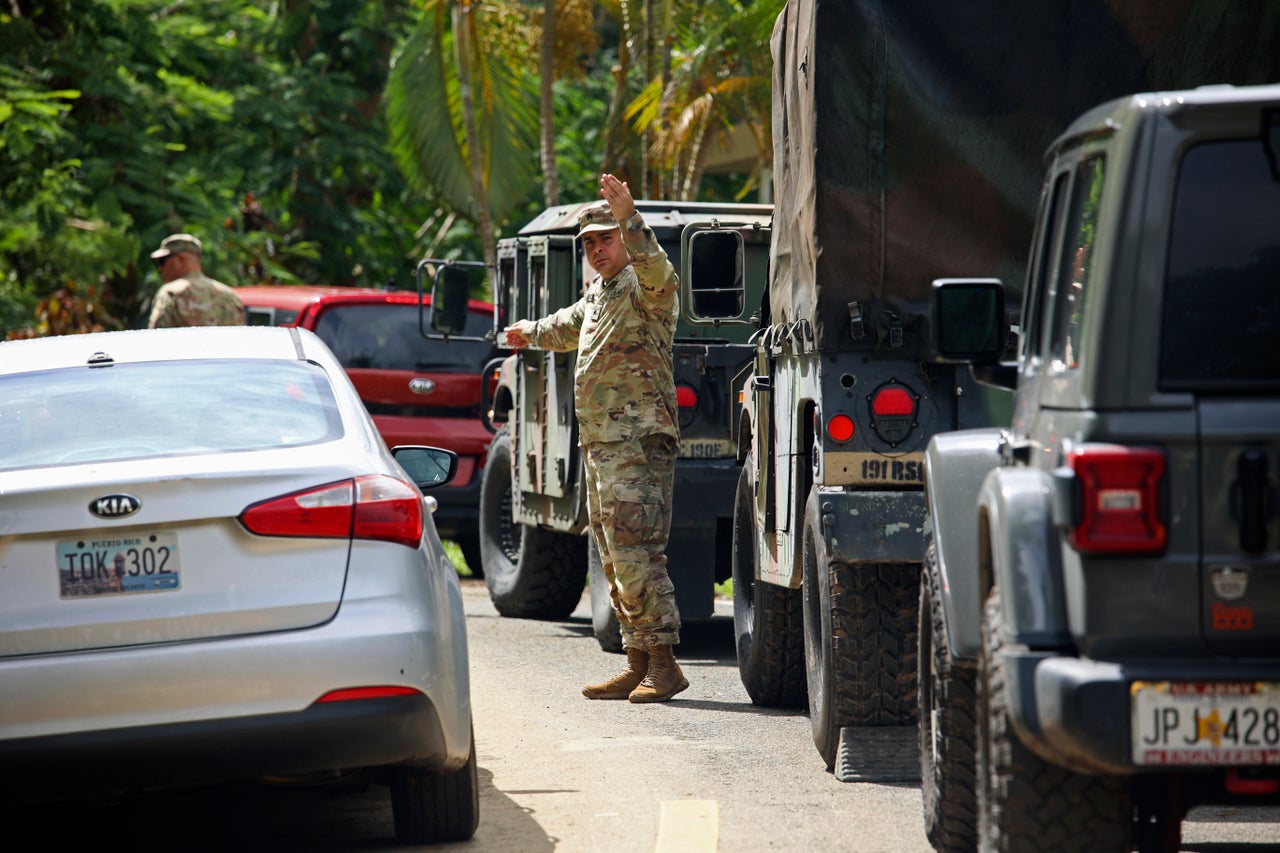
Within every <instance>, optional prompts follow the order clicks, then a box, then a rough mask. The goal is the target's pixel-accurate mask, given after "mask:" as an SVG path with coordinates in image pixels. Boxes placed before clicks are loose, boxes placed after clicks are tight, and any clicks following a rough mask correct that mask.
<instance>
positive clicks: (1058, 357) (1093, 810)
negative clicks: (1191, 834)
mask: <svg viewBox="0 0 1280 853" xmlns="http://www.w3.org/2000/svg"><path fill="white" fill-rule="evenodd" d="M1275 32H1276V31H1275V30H1272V31H1270V32H1269V33H1266V34H1265V35H1266V39H1265V41H1266V43H1268V44H1270V45H1271V46H1272V47H1273V48H1274V47H1276V46H1277V45H1278V44H1280V43H1278V42H1277V40H1276V38H1275ZM1274 55H1275V54H1273V56H1274ZM1278 217H1280V86H1277V85H1270V86H1259V87H1241V88H1232V87H1221V86H1215V87H1206V88H1199V89H1195V90H1190V91H1169V92H1154V93H1148V94H1138V95H1132V96H1129V97H1124V98H1121V99H1118V100H1114V101H1111V102H1109V103H1106V104H1103V105H1101V106H1099V107H1097V108H1095V109H1093V110H1091V111H1089V112H1086V113H1085V114H1084V115H1083V116H1081V117H1080V118H1079V119H1078V120H1077V121H1075V122H1074V123H1073V124H1072V125H1071V126H1070V127H1069V128H1068V129H1067V130H1066V132H1065V133H1064V134H1063V135H1062V136H1061V137H1059V139H1058V140H1057V141H1056V142H1055V143H1054V145H1053V147H1052V149H1051V151H1050V163H1049V168H1048V172H1047V175H1046V177H1045V182H1044V191H1043V193H1042V194H1041V198H1040V213H1039V219H1038V224H1037V228H1036V236H1035V240H1034V243H1033V245H1032V248H1031V254H1030V258H1031V259H1030V262H1029V268H1028V272H1027V279H1026V281H1027V287H1026V289H1025V295H1024V297H1023V301H1022V306H1023V308H1022V320H1023V329H1022V335H1021V343H1020V347H1019V350H1018V357H1017V361H1016V364H1015V365H1014V366H1013V369H1010V368H1009V367H1008V366H1005V365H1000V364H998V363H996V355H997V353H996V350H997V349H998V347H995V346H992V342H993V341H997V340H999V339H1000V338H1002V337H1003V335H1002V333H1001V331H1000V330H999V327H1000V326H1001V324H1002V323H1003V320H1004V316H1003V314H1004V312H1003V310H1002V309H1001V308H1000V307H999V306H1000V301H1001V292H1002V291H1001V288H1000V283H999V282H998V281H996V282H992V281H966V280H951V281H939V282H935V284H934V295H935V300H936V304H935V308H934V311H935V316H936V325H935V329H936V331H937V337H938V343H937V344H936V345H935V349H936V352H937V354H938V356H939V357H940V358H943V359H949V360H955V361H957V362H960V363H970V364H974V365H975V368H976V369H977V370H979V371H980V372H981V373H982V374H983V375H984V377H985V378H986V379H987V381H995V382H1002V383H1003V384H1005V385H1006V386H1007V387H1011V388H1014V389H1015V410H1014V417H1013V421H1012V424H1011V425H1010V427H1009V428H1007V429H988V430H974V431H966V432H958V433H951V434H948V435H939V436H935V437H934V438H933V439H932V441H931V442H930V444H929V447H928V450H927V452H926V460H925V481H926V491H927V493H928V502H929V515H930V519H931V521H932V542H931V543H930V545H929V549H928V552H927V557H926V560H925V573H924V578H923V583H922V587H921V589H922V593H921V594H922V601H921V617H922V618H921V623H920V633H921V638H922V644H921V660H920V674H921V708H922V711H923V710H925V709H928V711H929V714H928V718H929V719H930V720H931V721H932V722H931V724H929V725H926V724H925V720H924V719H922V725H921V732H922V737H921V743H920V761H921V765H922V769H923V771H924V792H925V795H924V798H925V806H926V819H927V823H928V824H929V830H930V831H929V835H930V838H931V840H932V841H933V843H934V845H935V846H936V847H937V848H938V849H946V850H952V849H962V848H965V849H968V848H972V846H973V844H974V842H975V841H976V842H977V843H978V845H979V846H980V848H981V849H984V850H987V849H990V850H1041V849H1055V850H1065V849H1081V850H1085V849H1087V850H1128V849H1131V848H1132V846H1133V845H1134V844H1136V845H1137V846H1138V847H1139V848H1140V849H1143V850H1148V849H1150V850H1176V849H1178V847H1179V842H1180V824H1181V820H1182V818H1183V816H1184V815H1185V813H1186V811H1187V809H1189V808H1190V807H1193V806H1195V805H1199V804H1202V803H1206V802H1213V803H1230V804H1249V803H1252V804H1264V803H1265V804H1270V805H1274V804H1276V803H1280V769H1278V765H1280V512H1277V507H1278V506H1280V504H1278V503H1277V500H1276V497H1277V474H1276V472H1277V471H1278V470H1280V347H1277V345H1276V340H1277V338H1278V337H1280V289H1277V287H1276V283H1277V282H1280V236H1278V232H1277V229H1276V222H1277V221H1280V220H1278ZM975 496H976V500H975ZM975 778H976V780H977V784H976V789H977V790H976V795H975V794H974V793H973V788H974V787H975V786H974V785H973V780H974V779H975Z"/></svg>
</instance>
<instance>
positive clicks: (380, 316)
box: [315, 302, 493, 373]
mask: <svg viewBox="0 0 1280 853" xmlns="http://www.w3.org/2000/svg"><path fill="white" fill-rule="evenodd" d="M492 328H493V319H492V318H491V317H489V316H488V315H485V314H481V313H479V312H475V311H472V312H470V313H469V314H468V316H467V327H466V330H465V332H464V333H463V334H465V335H466V336H468V337H480V336H482V335H484V334H485V333H487V332H489V331H491V330H492ZM315 333H316V334H317V335H319V336H320V338H321V339H322V340H323V341H324V342H325V343H326V344H328V345H329V349H331V350H333V353H334V355H336V356H337V357H338V361H340V362H342V366H343V367H355V368H368V369H372V370H416V371H424V370H435V371H443V372H448V373H479V372H480V368H482V367H483V366H484V364H485V362H486V361H488V360H489V357H490V355H491V354H492V353H493V347H492V346H491V345H490V344H488V343H485V342H483V341H479V342H477V341H462V340H451V341H449V342H448V343H445V342H444V341H433V340H427V339H426V338H424V337H422V335H421V334H419V332H418V306H417V305H416V304H414V303H407V302H401V303H384V304H378V305H334V306H331V307H329V308H328V309H327V310H326V311H325V312H324V313H323V314H321V315H320V320H319V322H317V323H316V328H315Z"/></svg>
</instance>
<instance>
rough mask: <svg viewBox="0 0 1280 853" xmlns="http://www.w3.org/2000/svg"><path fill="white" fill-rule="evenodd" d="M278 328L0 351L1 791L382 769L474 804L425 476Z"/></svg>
mask: <svg viewBox="0 0 1280 853" xmlns="http://www.w3.org/2000/svg"><path fill="white" fill-rule="evenodd" d="M456 463H457V458H456V456H454V455H453V454H451V453H450V452H449V451H447V450H440V449H438V448H431V447H400V448H396V449H395V450H393V451H388V449H387V447H386V445H385V444H384V443H383V440H382V439H381V438H380V437H379V434H378V431H377V429H376V428H375V427H374V425H373V422H372V420H371V419H370V418H369V415H368V414H367V413H366V411H365V409H364V407H363V405H362V404H361V402H360V398H359V397H358V396H357V394H356V392H355V390H354V389H353V388H352V386H351V382H350V381H349V380H348V379H347V375H346V372H345V371H344V370H343V368H342V365H341V364H339V363H338V362H337V360H336V359H335V358H334V357H333V354H332V353H331V352H330V351H329V349H328V348H327V347H326V346H325V344H324V343H323V342H322V341H321V340H320V339H319V338H318V337H316V336H315V335H313V334H312V333H311V332H308V331H307V330H305V329H296V328H269V327H223V328H187V329H158V330H146V331H132V332H107V333H101V334H86V335H72V336H66V337H55V338H42V339H38V340H31V341H10V342H5V343H0V788H4V789H5V790H4V796H6V797H10V798H11V797H13V796H15V795H17V796H38V797H45V796H50V795H64V794H67V793H75V792H81V791H83V792H86V793H87V792H101V791H128V790H133V789H140V788H154V787H170V786H182V785H190V784H200V783H205V782H215V781H222V780H232V779H243V778H269V779H271V780H273V781H276V782H287V781H297V782H306V783H309V784H314V783H315V782H317V781H321V780H326V779H347V778H349V777H350V776H352V775H355V774H359V775H363V776H365V777H366V778H372V779H373V780H375V781H378V782H383V783H386V784H387V785H389V787H390V792H391V801H392V810H393V815H394V821H395V831H396V835H397V836H398V837H399V839H400V840H401V841H404V842H413V843H416V842H425V841H449V840H463V839H467V838H470V837H471V836H472V834H473V833H474V832H475V829H476V825H477V823H478V820H479V799H478V788H477V780H476V753H475V744H474V740H473V730H472V719H471V698H470V685H469V673H468V665H467V634H466V624H465V619H464V615H463V608H462V594H461V589H460V588H459V585H458V577H457V573H456V572H455V571H454V568H453V566H452V564H451V563H450V562H449V559H448V557H447V556H446V555H445V553H444V551H443V550H442V548H441V545H440V539H439V537H438V535H437V533H436V529H435V526H434V524H433V523H432V519H431V512H432V510H433V509H434V507H435V501H434V499H433V498H431V497H424V496H423V494H422V491H421V490H422V489H426V488H430V487H431V486H435V485H440V484H442V483H446V482H448V481H449V479H450V478H451V477H452V476H453V473H454V470H455V468H456Z"/></svg>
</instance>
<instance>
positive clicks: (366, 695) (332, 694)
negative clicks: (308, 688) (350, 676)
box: [316, 684, 421, 705]
mask: <svg viewBox="0 0 1280 853" xmlns="http://www.w3.org/2000/svg"><path fill="white" fill-rule="evenodd" d="M420 692H421V691H419V690H415V689H414V688H412V687H400V686H399V685H391V684H388V685H384V686H381V687H348V688H346V689H344V690H330V691H329V692H328V693H326V694H324V695H323V696H321V697H320V698H319V699H317V700H316V704H317V705H318V704H320V703H321V702H353V701H358V700H360V699H385V698H387V697H388V696H413V695H415V694H418V693H420Z"/></svg>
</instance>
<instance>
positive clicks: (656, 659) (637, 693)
mask: <svg viewBox="0 0 1280 853" xmlns="http://www.w3.org/2000/svg"><path fill="white" fill-rule="evenodd" d="M688 686H689V682H688V681H686V680H685V677H684V673H683V672H681V671H680V664H678V663H676V655H675V652H674V651H673V650H672V648H671V647H670V646H653V647H652V648H650V649H649V672H648V673H647V674H646V675H645V677H644V681H641V682H640V686H639V687H637V688H636V689H635V690H632V691H631V695H630V696H629V697H628V698H629V699H630V700H631V701H632V702H665V701H667V700H668V699H670V698H671V697H672V696H674V695H676V694H677V693H679V692H680V691H681V690H684V689H685V688H686V687H688Z"/></svg>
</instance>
